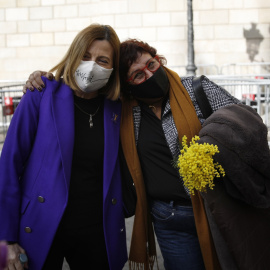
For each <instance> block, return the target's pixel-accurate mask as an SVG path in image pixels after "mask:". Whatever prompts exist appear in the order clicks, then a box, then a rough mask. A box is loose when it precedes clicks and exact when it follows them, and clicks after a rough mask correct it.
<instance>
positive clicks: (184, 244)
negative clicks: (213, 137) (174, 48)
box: [120, 39, 239, 270]
mask: <svg viewBox="0 0 270 270" xmlns="http://www.w3.org/2000/svg"><path fill="white" fill-rule="evenodd" d="M165 63H166V59H165V58H164V57H163V56H160V55H158V54H157V51H156V49H154V48H153V47H151V46H149V45H148V44H147V43H145V42H142V41H139V40H135V39H129V40H126V41H124V42H122V43H121V47H120V79H121V90H122V104H123V105H122V125H121V143H122V148H123V153H124V156H125V160H126V163H127V168H128V170H126V173H124V174H125V175H126V176H125V177H124V176H123V179H127V177H128V176H127V175H128V173H129V172H130V174H131V176H132V180H130V183H131V185H132V184H133V182H134V187H135V189H136V195H137V205H136V212H135V221H134V228H133V239H132V242H131V253H130V256H129V258H130V260H134V261H138V256H139V255H137V254H136V252H135V250H136V249H137V248H138V246H139V243H140V239H141V238H142V235H138V231H145V232H146V235H147V242H148V243H149V245H150V247H149V250H150V252H151V250H152V249H151V247H152V246H153V244H152V243H151V227H150V225H149V223H150V222H151V221H150V219H149V216H148V212H147V207H146V206H147V204H148V206H149V208H150V212H151V216H152V221H153V224H154V229H155V233H156V236H157V240H158V242H159V246H160V249H161V252H162V255H163V258H164V266H165V269H167V270H176V269H185V270H187V269H204V268H205V267H206V268H207V269H218V267H219V266H218V261H217V260H216V258H215V257H214V256H213V257H212V258H210V257H211V255H212V253H211V252H212V250H214V249H213V246H212V242H211V234H210V233H209V231H208V230H206V229H205V230H204V229H203V228H204V227H206V228H207V227H208V224H207V219H206V217H205V216H202V214H203V211H204V210H203V205H201V203H200V196H199V194H197V195H196V196H191V195H190V193H189V190H187V188H185V187H184V185H183V183H182V179H181V178H180V176H179V173H178V171H177V169H176V168H174V167H173V166H172V162H173V160H174V159H175V158H176V157H178V155H179V154H180V150H179V141H181V139H182V137H183V136H184V135H186V136H187V137H188V140H190V139H191V138H192V137H193V136H194V135H197V134H198V133H199V130H200V129H201V125H202V124H203V122H204V120H205V119H204V117H203V115H202V113H201V110H200V108H199V106H198V104H197V102H196V99H195V96H194V92H193V88H192V77H187V78H180V77H179V76H178V75H177V74H176V73H175V72H173V71H172V70H170V69H168V68H166V67H165V66H164V64H165ZM202 85H203V88H204V91H205V93H206V95H207V97H208V99H209V101H210V104H211V107H212V109H213V111H216V110H217V109H219V108H220V107H222V106H226V105H229V104H234V103H239V101H238V100H237V99H236V98H234V97H233V96H231V95H230V94H229V93H227V92H226V91H225V90H224V89H222V88H221V87H219V86H217V85H216V84H214V83H213V82H211V81H209V80H208V79H207V78H205V79H204V80H203V81H202ZM123 172H124V170H123ZM144 187H145V190H144ZM194 213H195V214H196V215H195V220H194ZM146 221H148V225H147V222H146ZM202 229H203V233H200V232H201V231H202ZM198 236H199V238H198ZM135 237H136V239H135ZM202 253H203V255H205V256H202ZM150 255H152V254H151V253H150ZM203 257H204V260H203ZM206 257H208V259H207V260H206V259H205V258H206Z"/></svg>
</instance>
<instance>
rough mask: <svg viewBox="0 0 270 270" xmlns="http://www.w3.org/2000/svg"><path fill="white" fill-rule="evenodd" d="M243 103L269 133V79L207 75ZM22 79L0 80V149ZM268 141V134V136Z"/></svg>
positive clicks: (269, 139) (17, 101) (20, 95)
mask: <svg viewBox="0 0 270 270" xmlns="http://www.w3.org/2000/svg"><path fill="white" fill-rule="evenodd" d="M207 77H208V78H209V79H210V80H212V81H214V82H215V83H216V84H218V85H220V86H222V87H223V88H225V89H226V90H227V91H228V92H229V93H231V94H232V95H233V96H235V97H236V98H238V99H239V100H241V101H242V102H243V103H244V104H247V105H249V106H251V107H253V108H254V109H255V110H256V111H257V112H258V114H259V115H260V116H261V117H262V119H263V122H264V123H265V125H266V126H267V127H268V134H270V108H269V107H270V79H250V78H247V77H243V76H222V75H208V76H207ZM24 83H25V82H22V81H13V82H12V83H11V82H9V81H0V102H1V106H0V149H2V143H3V142H4V140H5V136H6V133H7V130H8V127H9V124H10V121H11V118H12V115H13V112H14V111H15V109H16V107H17V106H18V104H19V102H20V99H21V97H22V95H23V92H22V88H23V85H24ZM268 141H269V142H270V135H269V136H268Z"/></svg>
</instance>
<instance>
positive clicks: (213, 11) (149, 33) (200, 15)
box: [0, 0, 270, 80]
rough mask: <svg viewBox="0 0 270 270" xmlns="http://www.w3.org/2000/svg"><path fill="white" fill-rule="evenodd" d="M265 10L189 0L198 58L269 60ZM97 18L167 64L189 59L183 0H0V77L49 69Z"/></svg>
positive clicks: (258, 5)
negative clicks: (139, 42) (140, 42)
mask: <svg viewBox="0 0 270 270" xmlns="http://www.w3.org/2000/svg"><path fill="white" fill-rule="evenodd" d="M269 14H270V1H265V0H237V1H235V0H227V1H222V0H193V16H194V18H193V20H194V39H195V40H194V47H195V61H196V64H214V65H218V66H221V65H223V64H226V63H232V62H233V63H238V62H251V61H260V62H261V61H265V62H270V16H269ZM95 22H98V23H101V24H109V25H111V26H113V27H114V28H115V30H116V32H117V33H118V35H119V38H120V40H121V41H123V40H125V39H126V38H128V37H132V38H139V39H141V40H144V41H147V42H148V43H150V44H151V45H152V46H154V47H156V48H157V49H158V53H159V54H163V55H165V56H166V58H167V60H168V66H175V65H181V66H184V65H186V64H187V1H186V0H106V1H105V0H0V71H1V72H0V80H4V79H25V78H27V77H28V75H29V73H31V72H32V71H33V70H36V69H42V70H48V69H49V68H51V67H52V66H53V65H55V64H56V63H57V62H58V61H59V60H60V59H61V57H62V56H63V55H64V54H65V52H66V50H67V48H68V46H69V44H70V43H71V41H72V40H73V38H74V37H75V35H76V34H77V33H78V31H80V30H81V29H83V28H84V27H86V26H87V25H89V24H91V23H95ZM244 30H246V31H247V32H246V36H245V35H244ZM247 40H248V41H249V43H247ZM252 41H254V44H255V45H254V44H253V43H252ZM256 42H257V45H256ZM247 44H249V48H248V50H249V51H248V52H249V54H248V53H247ZM254 46H255V47H256V46H257V48H258V53H257V54H256V51H255V50H254ZM252 50H253V51H252ZM252 52H253V54H255V55H253V56H254V57H253V60H251V59H250V54H252ZM184 75H185V74H184Z"/></svg>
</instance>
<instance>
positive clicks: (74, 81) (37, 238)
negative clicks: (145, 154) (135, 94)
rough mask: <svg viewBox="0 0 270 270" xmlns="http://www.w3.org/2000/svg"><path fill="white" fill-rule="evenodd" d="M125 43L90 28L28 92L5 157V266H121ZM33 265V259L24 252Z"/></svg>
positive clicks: (1, 204) (1, 169) (0, 190)
mask: <svg viewBox="0 0 270 270" xmlns="http://www.w3.org/2000/svg"><path fill="white" fill-rule="evenodd" d="M119 48H120V41H119V39H118V36H117V34H116V33H115V31H114V30H113V28H112V27H110V26H108V25H99V24H92V25H90V26H88V27H86V28H85V29H83V30H82V31H81V32H79V33H78V34H77V36H76V37H75V39H74V40H73V42H72V44H71V46H70V48H69V50H68V51H67V53H66V55H65V56H64V58H63V59H62V61H60V62H59V64H58V65H56V66H55V67H54V68H53V69H52V70H51V71H55V72H56V75H55V79H54V80H48V79H46V78H43V80H44V82H42V84H43V85H44V89H43V91H42V92H39V91H37V90H34V91H33V92H30V91H27V93H26V94H25V95H24V96H23V97H22V99H21V102H20V104H19V106H18V107H17V109H16V111H15V114H14V116H13V118H12V121H11V124H10V127H9V130H8V133H7V137H6V140H5V143H4V146H3V150H2V153H1V160H0V216H1V224H0V239H3V240H6V241H8V242H9V245H8V256H9V257H8V269H10V270H11V269H12V270H14V269H17V270H21V269H23V267H25V268H28V269H30V270H31V269H32V270H40V269H43V270H54V269H55V270H61V269H62V265H63V259H64V257H65V258H66V260H67V262H68V264H69V265H70V268H71V269H112V270H120V269H122V268H123V266H124V264H125V262H126V260H127V250H126V233H125V220H124V211H123V204H122V192H121V178H120V167H119V160H118V148H119V128H120V115H121V103H120V101H119V100H118V99H119V94H120V83H119V72H118V70H119ZM25 254H26V255H27V257H28V262H26V256H25Z"/></svg>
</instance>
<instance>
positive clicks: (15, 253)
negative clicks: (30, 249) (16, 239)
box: [5, 243, 28, 270]
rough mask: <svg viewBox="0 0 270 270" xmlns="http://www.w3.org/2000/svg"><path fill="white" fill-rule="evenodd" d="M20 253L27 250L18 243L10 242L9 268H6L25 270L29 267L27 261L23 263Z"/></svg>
mask: <svg viewBox="0 0 270 270" xmlns="http://www.w3.org/2000/svg"><path fill="white" fill-rule="evenodd" d="M20 254H25V250H24V249H23V248H22V247H21V246H20V245H18V244H16V243H15V244H10V245H8V262H7V268H5V269H16V270H23V269H25V268H26V269H28V264H27V262H26V263H24V264H22V262H21V261H20V258H19V256H20Z"/></svg>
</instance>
